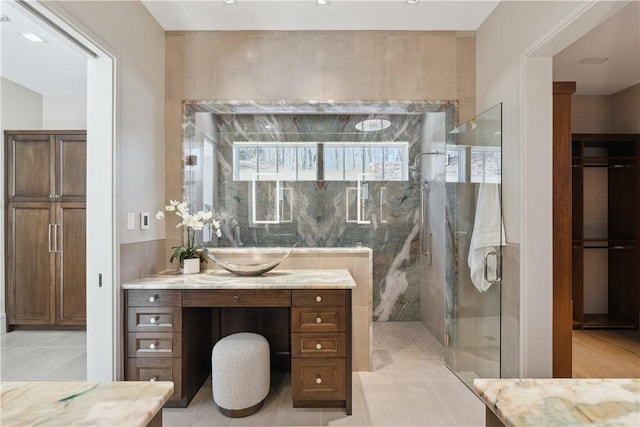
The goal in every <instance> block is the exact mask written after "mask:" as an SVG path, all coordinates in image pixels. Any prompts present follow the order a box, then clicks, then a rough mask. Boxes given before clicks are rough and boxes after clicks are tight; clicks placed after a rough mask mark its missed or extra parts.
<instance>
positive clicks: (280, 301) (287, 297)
mask: <svg viewBox="0 0 640 427" xmlns="http://www.w3.org/2000/svg"><path fill="white" fill-rule="evenodd" d="M182 292H183V293H182V306H183V307H289V306H290V305H291V291H290V290H289V289H210V290H208V289H185V290H184V291H182Z"/></svg>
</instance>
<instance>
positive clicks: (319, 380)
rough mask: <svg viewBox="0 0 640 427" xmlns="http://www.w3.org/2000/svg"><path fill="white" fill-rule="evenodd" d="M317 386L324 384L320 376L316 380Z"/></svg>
mask: <svg viewBox="0 0 640 427" xmlns="http://www.w3.org/2000/svg"><path fill="white" fill-rule="evenodd" d="M316 384H322V378H320V376H319V375H318V377H317V378H316Z"/></svg>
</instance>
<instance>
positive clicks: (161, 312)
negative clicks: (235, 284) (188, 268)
mask: <svg viewBox="0 0 640 427" xmlns="http://www.w3.org/2000/svg"><path fill="white" fill-rule="evenodd" d="M125 289H126V288H125ZM125 299H126V306H127V311H126V321H125V328H126V336H127V338H126V341H125V357H126V363H125V366H126V371H125V379H126V380H128V381H173V383H174V394H173V395H172V396H171V398H170V400H169V402H167V405H166V406H176V407H186V406H187V405H188V404H189V402H190V401H191V399H192V398H193V396H194V395H195V393H196V392H197V391H198V389H199V388H200V387H201V385H202V384H203V382H204V381H205V380H206V378H207V377H208V376H209V375H210V374H211V349H212V347H213V344H214V341H215V339H219V338H220V337H221V336H222V335H223V334H221V333H224V332H225V330H220V329H219V330H218V331H217V333H215V334H212V331H215V327H213V328H212V324H213V323H215V322H212V320H213V318H217V317H218V316H219V315H221V313H220V311H219V310H235V308H237V309H238V310H251V313H256V312H259V311H260V310H278V313H281V312H282V310H283V309H284V310H289V311H285V314H286V315H287V316H285V317H284V319H285V321H284V323H285V324H284V325H280V326H281V330H280V332H281V333H283V334H284V344H283V345H282V343H276V342H274V341H272V342H271V343H272V344H274V347H275V348H276V349H280V348H281V347H282V346H284V347H285V348H284V351H282V352H280V351H279V350H277V353H278V355H279V356H283V357H284V358H285V359H284V360H285V361H286V369H288V366H289V363H288V362H289V360H288V358H289V352H288V351H287V350H288V348H290V357H291V364H290V367H291V384H292V397H293V406H294V407H306V408H308V407H340V408H345V409H346V412H347V414H348V415H351V408H352V404H351V395H352V391H351V373H352V356H351V290H350V289H346V290H345V289H309V290H306V289H305V290H299V289H291V288H279V289H233V288H225V289H165V290H153V289H126V291H125ZM212 309H215V310H212ZM273 313H276V312H275V311H274V312H273ZM237 314H244V315H246V316H244V317H243V318H244V319H245V320H246V319H254V317H253V316H252V315H250V314H249V312H245V313H240V312H237V311H225V316H222V317H225V318H227V317H226V315H230V317H229V318H227V322H229V321H230V322H231V323H234V320H233V319H231V318H232V317H233V316H234V315H237ZM257 318H259V317H257ZM230 319H231V320H230ZM218 320H219V319H218ZM250 322H251V320H248V321H247V322H245V323H242V329H241V330H252V329H253V330H259V329H260V325H258V324H256V325H252V324H251V323H250ZM286 323H289V324H286ZM227 326H228V325H227ZM218 328H220V324H219V323H218ZM232 329H233V328H232ZM289 331H290V332H289ZM227 332H228V333H232V332H229V331H227ZM214 336H215V337H217V338H213V337H214ZM281 336H282V335H278V337H279V338H280V337H281ZM272 338H273V337H272ZM279 338H278V339H279ZM288 340H290V347H289V342H287V341H288ZM276 344H277V345H276ZM272 350H273V348H272ZM273 356H274V355H273V354H272V358H273ZM272 362H273V360H272Z"/></svg>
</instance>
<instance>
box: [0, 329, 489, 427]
mask: <svg viewBox="0 0 640 427" xmlns="http://www.w3.org/2000/svg"><path fill="white" fill-rule="evenodd" d="M373 338H374V342H373V346H374V348H373V352H374V354H373V356H374V358H373V365H374V371H373V372H354V375H353V415H351V416H346V415H345V414H344V411H343V410H339V409H294V408H293V407H292V404H291V386H290V378H289V375H288V374H286V375H282V374H279V375H275V374H274V376H273V377H272V387H271V392H270V393H269V396H268V397H267V401H266V402H265V405H264V406H263V407H262V409H261V410H260V411H259V412H258V413H256V414H254V415H252V416H250V417H246V418H236V419H231V418H227V417H225V416H223V415H221V414H220V413H219V412H218V410H217V409H216V407H215V405H214V403H213V399H212V395H211V383H210V381H208V382H206V383H205V384H204V385H203V386H202V388H201V389H200V391H199V392H198V394H197V395H196V397H195V398H194V399H193V400H192V402H191V404H190V405H189V407H188V408H184V409H177V408H167V409H164V410H163V423H164V425H165V426H325V425H329V426H471V427H480V426H484V425H485V422H484V405H483V404H482V402H480V400H479V399H478V398H477V397H476V396H475V395H474V394H473V393H472V392H471V391H469V389H468V388H467V387H466V386H465V385H464V384H462V383H461V382H460V381H459V380H458V378H457V377H456V376H455V375H453V374H452V373H451V372H450V371H449V369H448V368H447V367H446V366H445V365H444V362H443V357H442V346H441V345H440V343H439V342H438V341H437V340H436V339H435V338H434V337H433V336H432V335H431V334H430V333H429V332H427V330H426V329H425V328H424V326H423V325H422V324H421V323H420V322H385V323H374V327H373ZM0 345H1V347H2V348H1V351H0V357H1V358H2V365H1V366H2V371H1V372H0V378H2V380H17V379H60V380H62V379H67V380H81V379H84V378H85V376H86V368H85V364H84V363H81V362H82V360H84V358H85V357H86V356H85V349H84V345H85V337H84V333H82V332H75V331H71V332H70V331H67V332H59V331H55V332H47V333H44V334H43V333H42V332H36V331H17V332H12V333H10V334H7V335H3V336H2V340H1V341H0ZM42 348H44V349H45V351H42ZM37 349H40V350H37Z"/></svg>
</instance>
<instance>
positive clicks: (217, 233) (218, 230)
mask: <svg viewBox="0 0 640 427" xmlns="http://www.w3.org/2000/svg"><path fill="white" fill-rule="evenodd" d="M216 236H218V237H221V236H222V231H220V229H219V228H218V229H217V230H216Z"/></svg>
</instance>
